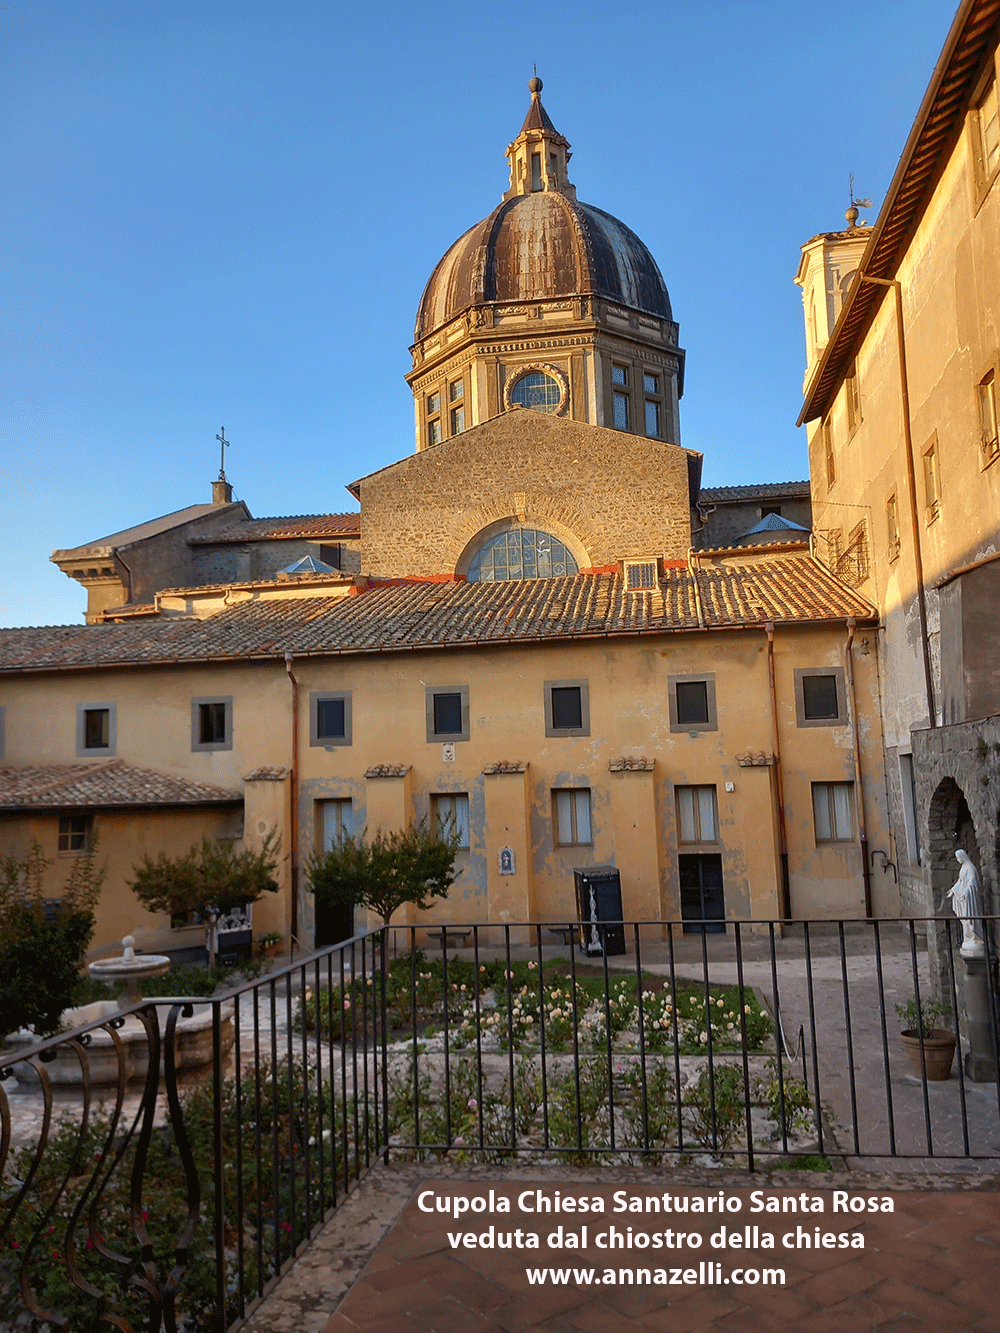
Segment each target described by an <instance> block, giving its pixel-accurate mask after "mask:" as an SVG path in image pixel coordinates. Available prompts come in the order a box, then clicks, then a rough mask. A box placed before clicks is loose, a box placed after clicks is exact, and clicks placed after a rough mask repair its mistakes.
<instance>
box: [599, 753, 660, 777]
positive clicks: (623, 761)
mask: <svg viewBox="0 0 1000 1333" xmlns="http://www.w3.org/2000/svg"><path fill="white" fill-rule="evenodd" d="M655 767H656V760H655V759H647V758H646V756H645V755H627V754H623V755H622V757H621V758H620V759H612V760H611V762H610V763H609V764H608V772H609V773H652V771H653V769H654V768H655Z"/></svg>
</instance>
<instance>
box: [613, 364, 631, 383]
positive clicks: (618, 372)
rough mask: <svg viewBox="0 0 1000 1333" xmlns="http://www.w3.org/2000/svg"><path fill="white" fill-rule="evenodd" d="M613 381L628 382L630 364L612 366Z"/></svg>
mask: <svg viewBox="0 0 1000 1333" xmlns="http://www.w3.org/2000/svg"><path fill="white" fill-rule="evenodd" d="M611 383H612V384H628V366H612V367H611Z"/></svg>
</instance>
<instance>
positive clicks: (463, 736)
mask: <svg viewBox="0 0 1000 1333" xmlns="http://www.w3.org/2000/svg"><path fill="white" fill-rule="evenodd" d="M425 713H426V720H427V739H428V741H467V740H468V739H469V687H468V686H467V685H453V686H451V687H450V688H449V687H447V686H443V685H438V686H432V685H428V686H427V687H426V690H425Z"/></svg>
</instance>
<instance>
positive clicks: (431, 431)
mask: <svg viewBox="0 0 1000 1333" xmlns="http://www.w3.org/2000/svg"><path fill="white" fill-rule="evenodd" d="M427 443H428V444H440V443H441V421H440V418H439V419H438V420H437V421H431V422H430V423H429V424H428V426H427Z"/></svg>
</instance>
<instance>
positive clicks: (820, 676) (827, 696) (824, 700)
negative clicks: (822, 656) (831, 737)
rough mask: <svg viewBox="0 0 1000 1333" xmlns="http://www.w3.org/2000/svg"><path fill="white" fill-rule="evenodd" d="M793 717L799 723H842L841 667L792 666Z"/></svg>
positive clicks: (844, 701) (844, 713)
mask: <svg viewBox="0 0 1000 1333" xmlns="http://www.w3.org/2000/svg"><path fill="white" fill-rule="evenodd" d="M795 720H796V725H797V726H800V727H840V726H845V725H846V723H847V696H846V693H845V685H844V669H843V667H796V668H795Z"/></svg>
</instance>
